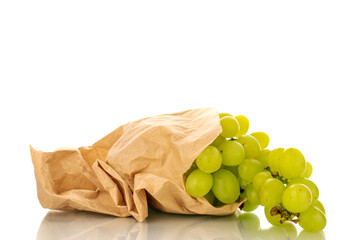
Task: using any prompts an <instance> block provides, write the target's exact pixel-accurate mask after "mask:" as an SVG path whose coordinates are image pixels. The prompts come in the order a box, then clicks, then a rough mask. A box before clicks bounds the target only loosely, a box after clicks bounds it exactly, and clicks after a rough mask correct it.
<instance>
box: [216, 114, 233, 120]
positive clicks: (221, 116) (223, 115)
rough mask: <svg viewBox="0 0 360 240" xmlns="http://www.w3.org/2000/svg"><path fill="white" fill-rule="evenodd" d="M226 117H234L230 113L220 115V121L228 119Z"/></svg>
mask: <svg viewBox="0 0 360 240" xmlns="http://www.w3.org/2000/svg"><path fill="white" fill-rule="evenodd" d="M226 116H229V117H232V116H233V115H231V114H230V113H219V118H220V119H222V118H223V117H226Z"/></svg>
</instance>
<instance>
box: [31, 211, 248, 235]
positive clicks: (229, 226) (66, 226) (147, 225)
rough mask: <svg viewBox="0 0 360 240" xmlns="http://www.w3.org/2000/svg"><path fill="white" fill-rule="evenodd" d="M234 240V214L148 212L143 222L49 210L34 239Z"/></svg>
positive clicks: (85, 213)
mask: <svg viewBox="0 0 360 240" xmlns="http://www.w3.org/2000/svg"><path fill="white" fill-rule="evenodd" d="M194 238H195V239H238V240H241V237H240V232H239V229H238V226H237V223H236V218H235V216H234V215H229V216H224V217H214V216H188V215H177V214H167V213H162V212H158V211H153V210H150V211H149V218H148V219H147V221H146V222H142V223H139V222H137V221H136V220H135V219H133V218H117V217H112V216H107V215H101V214H96V213H89V212H56V211H50V212H49V213H48V214H47V215H46V216H45V218H44V219H43V221H42V223H41V225H40V228H39V231H38V235H37V239H38V240H43V239H56V240H60V239H105V240H106V239H160V240H161V239H194Z"/></svg>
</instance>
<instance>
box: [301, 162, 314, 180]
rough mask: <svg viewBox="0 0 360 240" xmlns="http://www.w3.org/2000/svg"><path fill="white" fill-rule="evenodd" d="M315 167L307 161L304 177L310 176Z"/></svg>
mask: <svg viewBox="0 0 360 240" xmlns="http://www.w3.org/2000/svg"><path fill="white" fill-rule="evenodd" d="M312 171H313V168H312V165H311V163H310V162H306V167H305V172H304V173H303V175H301V176H302V177H304V178H309V177H310V176H311V174H312Z"/></svg>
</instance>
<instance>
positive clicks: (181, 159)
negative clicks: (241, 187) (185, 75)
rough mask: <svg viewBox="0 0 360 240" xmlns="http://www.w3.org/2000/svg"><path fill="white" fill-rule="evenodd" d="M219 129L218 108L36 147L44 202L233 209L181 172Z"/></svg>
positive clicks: (136, 212)
mask: <svg viewBox="0 0 360 240" xmlns="http://www.w3.org/2000/svg"><path fill="white" fill-rule="evenodd" d="M220 132H221V126H220V122H219V117H218V112H217V111H216V109H214V108H203V109H194V110H188V111H184V112H179V113H174V114H163V115H158V116H152V117H148V118H143V119H140V120H137V121H134V122H129V123H126V124H124V125H122V126H120V127H118V128H117V129H115V130H114V131H113V132H111V133H110V134H108V135H107V136H105V137H104V138H102V139H100V140H99V141H98V142H96V143H95V144H93V145H92V146H89V147H80V148H78V149H62V150H56V151H54V152H42V151H38V150H35V149H34V148H32V147H31V146H30V150H31V157H32V161H33V164H34V169H35V177H36V183H37V192H38V198H39V201H40V203H41V205H42V206H43V207H45V208H50V209H58V210H73V209H77V210H86V211H92V212H99V213H105V214H111V215H115V216H119V217H127V216H133V217H134V218H135V219H137V220H138V221H140V222H142V221H144V219H145V218H146V217H147V215H148V207H149V206H148V204H149V205H150V207H152V208H155V209H158V210H161V211H164V212H170V213H182V214H209V215H227V214H231V213H233V212H234V211H235V210H236V209H237V208H238V207H239V205H240V203H238V202H237V203H233V204H229V205H225V206H223V207H219V208H216V207H213V206H212V205H211V204H210V203H208V202H207V200H206V199H205V198H193V197H191V196H189V195H188V194H187V192H186V191H185V186H184V178H183V174H184V173H185V172H186V171H187V170H188V169H189V168H190V166H191V165H192V163H193V161H194V159H195V158H196V157H197V156H198V155H199V154H200V152H201V151H202V150H203V149H204V148H205V147H206V146H207V145H209V144H210V143H211V142H212V141H213V140H214V139H215V138H216V137H217V136H218V135H219V134H220Z"/></svg>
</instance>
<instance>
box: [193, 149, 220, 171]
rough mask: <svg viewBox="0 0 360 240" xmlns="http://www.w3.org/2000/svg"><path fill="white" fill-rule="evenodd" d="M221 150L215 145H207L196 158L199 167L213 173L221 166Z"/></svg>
mask: <svg viewBox="0 0 360 240" xmlns="http://www.w3.org/2000/svg"><path fill="white" fill-rule="evenodd" d="M221 163H222V157H221V153H220V151H219V150H218V149H217V148H216V147H214V146H207V147H206V148H205V149H204V150H203V151H202V152H201V153H200V155H199V156H198V157H197V158H196V165H197V167H198V168H199V169H200V170H201V171H203V172H206V173H213V172H215V171H217V170H218V169H219V168H220V167H221Z"/></svg>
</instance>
